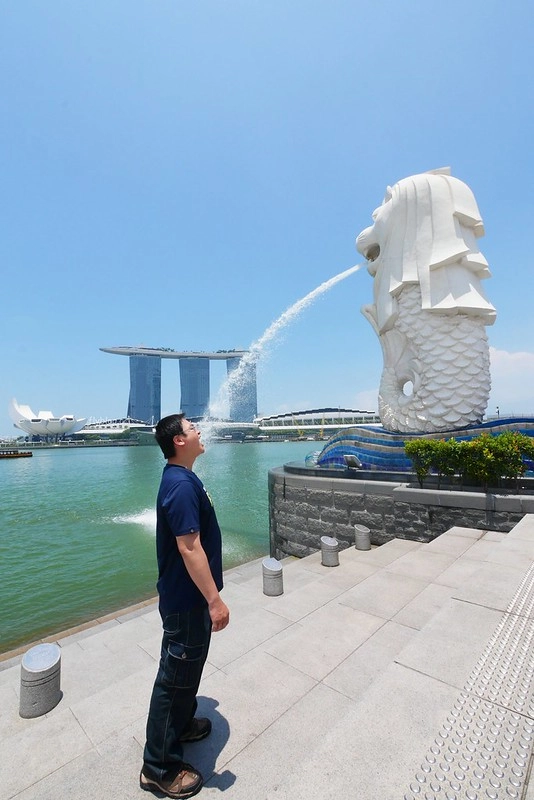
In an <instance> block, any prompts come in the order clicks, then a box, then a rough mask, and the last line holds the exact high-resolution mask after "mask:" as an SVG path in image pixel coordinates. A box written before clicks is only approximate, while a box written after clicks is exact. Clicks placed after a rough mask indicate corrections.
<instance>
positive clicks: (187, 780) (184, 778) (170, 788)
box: [139, 762, 204, 798]
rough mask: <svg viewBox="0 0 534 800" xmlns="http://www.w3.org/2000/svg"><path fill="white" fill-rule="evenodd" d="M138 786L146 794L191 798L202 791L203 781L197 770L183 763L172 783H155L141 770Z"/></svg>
mask: <svg viewBox="0 0 534 800" xmlns="http://www.w3.org/2000/svg"><path fill="white" fill-rule="evenodd" d="M139 785H140V787H141V789H144V790H145V791H147V792H161V794H164V795H166V796H167V797H177V798H180V797H193V795H195V794H198V792H200V790H201V789H202V786H203V785H204V779H203V778H202V775H201V774H200V772H199V771H198V770H197V769H195V768H194V767H192V766H191V764H186V763H185V762H184V763H182V769H181V770H180V772H179V773H178V774H177V776H176V777H175V778H174V780H172V781H161V782H160V781H156V780H154V778H148V777H147V776H146V775H145V773H144V772H143V770H141V774H140V776H139Z"/></svg>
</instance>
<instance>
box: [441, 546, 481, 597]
mask: <svg viewBox="0 0 534 800" xmlns="http://www.w3.org/2000/svg"><path fill="white" fill-rule="evenodd" d="M469 552H471V551H469ZM482 564H483V562H481V561H478V560H476V559H474V558H469V555H468V554H466V555H464V556H462V557H461V558H458V559H456V561H455V562H454V563H453V564H451V566H450V567H448V568H447V569H446V570H444V571H443V572H442V573H440V574H439V575H436V577H435V578H434V581H433V582H434V583H435V584H440V585H442V586H450V587H451V588H453V589H454V588H457V587H462V586H467V585H469V583H470V581H471V580H472V579H473V577H474V576H476V574H477V572H478V571H479V570H480V568H481V565H482Z"/></svg>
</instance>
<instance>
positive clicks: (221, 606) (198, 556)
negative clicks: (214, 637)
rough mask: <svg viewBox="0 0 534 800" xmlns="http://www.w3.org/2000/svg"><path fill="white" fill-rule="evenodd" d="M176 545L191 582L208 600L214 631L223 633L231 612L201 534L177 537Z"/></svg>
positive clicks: (187, 534)
mask: <svg viewBox="0 0 534 800" xmlns="http://www.w3.org/2000/svg"><path fill="white" fill-rule="evenodd" d="M176 545H177V547H178V550H179V552H180V555H181V556H182V558H183V560H184V564H185V568H186V569H187V571H188V573H189V575H190V577H191V580H192V581H193V583H194V584H195V586H196V587H197V588H198V589H199V591H200V592H201V593H202V594H203V596H204V597H205V598H206V602H207V604H208V609H209V613H210V617H211V625H212V630H213V631H222V629H223V628H226V626H227V625H228V623H229V621H230V612H229V610H228V607H227V606H226V604H225V603H224V602H223V601H222V599H221V596H220V594H219V590H218V589H217V586H216V585H215V581H214V580H213V575H212V574H211V570H210V565H209V563H208V559H207V557H206V553H205V552H204V548H203V547H202V544H201V542H200V534H199V533H198V532H197V533H186V534H184V535H183V536H177V537H176Z"/></svg>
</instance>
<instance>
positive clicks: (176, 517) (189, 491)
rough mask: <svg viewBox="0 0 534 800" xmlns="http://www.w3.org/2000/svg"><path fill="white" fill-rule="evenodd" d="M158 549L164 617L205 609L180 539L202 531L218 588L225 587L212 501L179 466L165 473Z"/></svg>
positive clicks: (167, 468)
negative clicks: (188, 569) (184, 557)
mask: <svg viewBox="0 0 534 800" xmlns="http://www.w3.org/2000/svg"><path fill="white" fill-rule="evenodd" d="M156 512H157V521H156V550H157V556H158V572H159V578H158V593H159V607H160V612H161V616H162V617H163V618H165V617H166V616H167V614H173V613H176V612H177V611H189V610H190V609H192V608H197V607H199V606H205V605H206V600H205V598H204V596H203V595H202V593H201V592H200V591H199V589H197V587H196V585H195V584H194V583H193V581H192V579H191V577H190V576H189V573H188V571H187V569H186V567H185V564H184V561H183V558H182V556H181V555H180V552H179V550H178V546H177V543H176V537H177V536H183V535H184V534H187V533H194V532H196V531H199V532H200V542H201V544H202V547H203V548H204V552H205V553H206V556H207V559H208V563H209V565H210V569H211V574H212V576H213V580H214V581H215V585H216V586H217V589H218V590H219V591H220V590H221V589H222V587H223V575H222V541H221V530H220V528H219V523H218V522H217V517H216V516H215V509H214V508H213V504H212V502H211V499H210V497H209V495H208V493H207V492H206V489H205V488H204V484H203V483H202V481H201V480H200V478H198V477H197V475H195V473H194V472H191V470H189V469H187V468H186V467H180V466H178V465H177V464H167V465H166V466H165V468H164V470H163V475H162V477H161V484H160V487H159V492H158V499H157V505H156Z"/></svg>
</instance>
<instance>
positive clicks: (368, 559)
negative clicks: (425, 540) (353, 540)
mask: <svg viewBox="0 0 534 800" xmlns="http://www.w3.org/2000/svg"><path fill="white" fill-rule="evenodd" d="M420 547H421V542H412V541H410V540H409V539H393V540H392V541H391V542H387V543H386V544H384V545H382V547H373V548H372V549H371V550H356V549H355V548H351V549H350V550H344V551H343V553H342V554H341V555H342V556H344V557H346V558H350V557H352V558H358V559H360V560H361V561H362V563H364V564H372V565H376V566H377V567H385V566H387V564H391V562H392V561H395V559H397V558H400V557H401V556H403V555H404V554H405V553H408V552H410V551H411V550H418V549H419V548H420ZM345 554H346V555H345ZM340 560H341V559H340Z"/></svg>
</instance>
